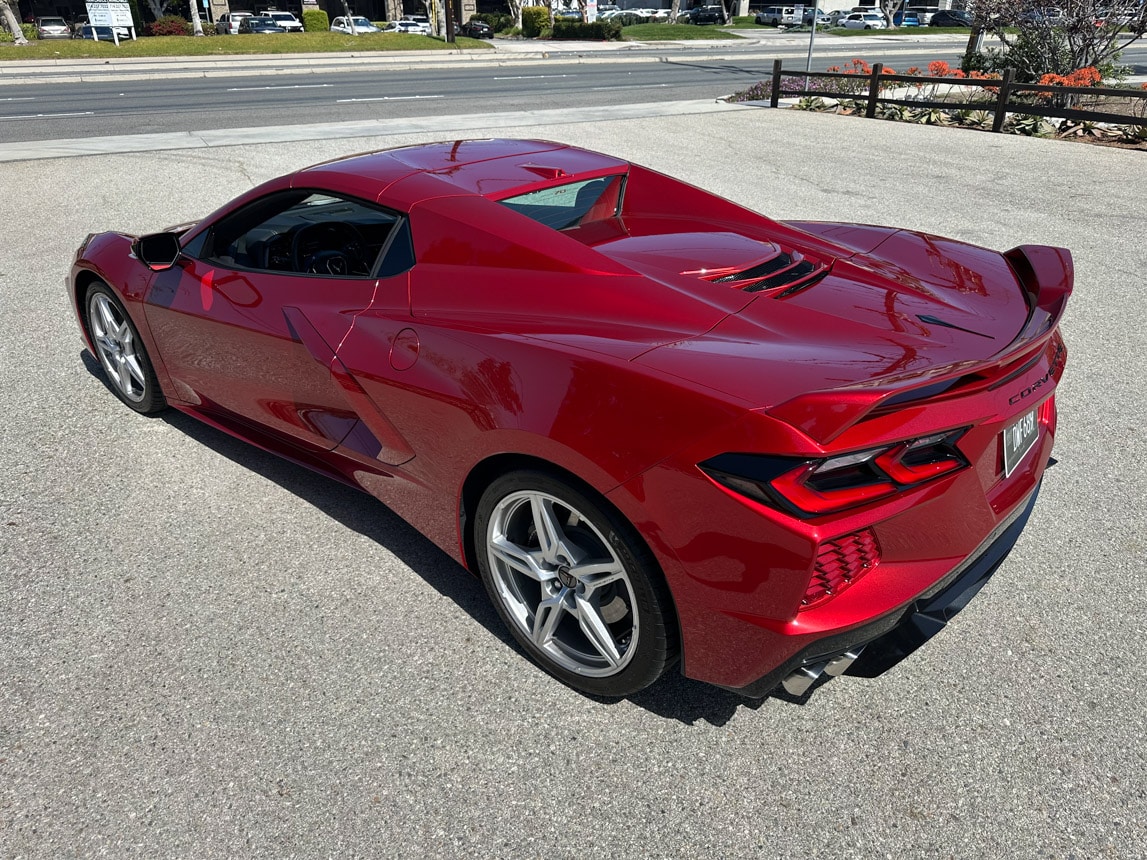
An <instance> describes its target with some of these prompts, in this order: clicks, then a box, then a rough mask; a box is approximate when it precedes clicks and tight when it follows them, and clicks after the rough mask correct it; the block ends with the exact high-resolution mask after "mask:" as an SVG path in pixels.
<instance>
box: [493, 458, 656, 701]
mask: <svg viewBox="0 0 1147 860" xmlns="http://www.w3.org/2000/svg"><path fill="white" fill-rule="evenodd" d="M538 517H541V518H542V520H541V521H539V519H538ZM474 529H475V532H474V537H475V541H474V543H475V547H476V548H477V555H478V570H479V573H480V575H481V577H482V582H483V584H484V585H485V586H486V592H487V594H489V596H490V600H491V601H492V602H493V604H494V607H495V608H496V609H497V611H498V614H499V615H500V616H501V618H502V621H503V622H504V623H505V625H506V627H508V628H509V630H510V632H511V633H512V634H513V635H514V638H515V639H516V640H517V641H518V644H520V645H521V646H522V648H523V649H524V650H525V651H526V653H528V654H529V655H530V656H531V657H532V658H533V659H534V660H535V661H536V662H537V663H538V664H539V665H540V666H541V667H542V668H543V669H545V670H546V671H547V672H549V673H550V674H551V675H553V676H554V677H556V678H558V679H559V680H561V681H563V682H564V683H566V684H568V685H569V686H571V687H573V688H574V689H576V690H580V691H581V692H583V693H588V694H590V695H595V696H610V697H616V696H628V695H631V694H633V693H636V692H637V691H638V690H642V689H644V688H645V687H648V686H649V685H650V684H652V683H653V682H654V681H656V680H657V679H658V678H660V677H661V675H662V673H663V672H664V671H665V669H666V668H667V667H668V666H670V665H672V664H673V663H674V662H675V661H676V659H677V649H678V645H677V626H676V622H675V620H674V615H673V609H672V600H671V598H670V596H669V590H668V588H667V587H666V585H665V581H664V579H663V577H662V574H661V571H660V569H659V568H658V565H657V562H656V560H655V559H654V558H653V556H652V554H651V553H650V552H649V550H648V548H646V546H645V544H644V543H643V542H642V541H641V540H640V538H639V537H638V536H637V534H636V532H635V531H634V529H633V527H632V526H631V525H630V524H629V523H628V522H626V521H625V519H624V518H623V517H622V516H621V515H620V514H619V513H618V512H617V511H615V510H614V509H613V508H612V507H611V506H609V504H608V503H606V502H605V501H604V500H600V499H598V498H596V497H591V496H590V495H588V494H587V493H585V492H583V491H581V490H578V489H574V488H573V487H571V486H570V485H569V484H568V483H566V482H565V481H562V480H560V479H559V478H557V477H555V476H553V475H551V474H549V473H546V472H541V471H532V470H531V471H520V472H511V473H509V474H506V475H503V476H502V477H500V478H498V479H497V480H496V481H494V482H493V483H492V484H491V485H490V486H489V487H487V489H486V491H485V492H484V493H483V494H482V498H481V499H480V501H479V502H478V510H477V515H476V517H475V520H474ZM539 529H540V530H541V531H542V532H546V533H547V534H550V535H552V536H553V537H556V540H553V539H551V540H548V541H546V542H545V543H547V544H548V545H549V546H548V547H547V546H546V545H543V540H542V539H541V538H540V537H539ZM558 532H560V535H558ZM527 569H529V570H530V573H526V570H527ZM579 571H580V572H579Z"/></svg>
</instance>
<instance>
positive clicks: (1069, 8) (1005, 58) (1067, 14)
mask: <svg viewBox="0 0 1147 860" xmlns="http://www.w3.org/2000/svg"><path fill="white" fill-rule="evenodd" d="M1056 11H1058V12H1060V13H1061V14H1055V12H1056ZM1145 30H1147V6H1140V5H1135V4H1134V2H1133V0H1130V3H1129V5H1126V6H1124V7H1122V8H1120V7H1119V6H1118V4H1115V5H1112V4H1110V0H1058V5H1057V6H1056V7H1055V9H1054V10H1053V9H1052V8H1050V7H1047V6H1044V5H1043V4H1042V3H1041V2H1038V0H1019V2H1017V0H977V2H976V5H975V10H974V12H973V29H972V36H971V38H970V39H969V40H968V49H967V51H966V52H965V56H964V66H965V68H966V69H971V68H991V69H994V70H996V71H1002V70H1003V69H1004V68H1008V67H1010V68H1013V69H1015V70H1016V73H1017V75H1018V76H1019V78H1020V80H1024V81H1035V80H1039V78H1040V77H1042V76H1043V75H1045V74H1056V75H1069V74H1071V73H1072V72H1074V71H1076V70H1078V69H1083V68H1088V67H1092V68H1096V69H1098V70H1099V72H1100V73H1101V74H1102V75H1103V76H1104V77H1110V76H1111V75H1113V74H1114V73H1115V72H1116V70H1117V63H1118V62H1119V56H1120V54H1121V53H1122V52H1123V49H1124V48H1126V47H1127V46H1128V45H1130V44H1131V43H1132V42H1134V41H1136V40H1137V39H1140V38H1142V37H1143V34H1144V31H1145ZM979 33H984V34H988V35H993V36H995V37H996V38H997V39H999V40H1000V42H1001V43H1002V48H1001V49H999V50H996V51H992V50H989V51H987V52H985V53H980V52H979V50H978V46H977V44H976V43H977V41H978V38H977V36H978V34H979Z"/></svg>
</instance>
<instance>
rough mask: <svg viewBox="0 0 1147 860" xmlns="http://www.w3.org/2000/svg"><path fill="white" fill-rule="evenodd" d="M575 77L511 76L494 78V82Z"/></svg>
mask: <svg viewBox="0 0 1147 860" xmlns="http://www.w3.org/2000/svg"><path fill="white" fill-rule="evenodd" d="M576 77H577V75H576V74H574V75H512V76H506V77H495V78H494V80H496V81H536V80H538V79H540V78H576Z"/></svg>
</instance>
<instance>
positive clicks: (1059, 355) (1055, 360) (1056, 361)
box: [1008, 343, 1064, 406]
mask: <svg viewBox="0 0 1147 860" xmlns="http://www.w3.org/2000/svg"><path fill="white" fill-rule="evenodd" d="M1063 352H1064V350H1063V344H1062V343H1061V344H1059V346H1058V347H1056V350H1055V355H1053V356H1052V358H1051V368H1050V369H1049V370H1048V372H1047V373H1045V374H1044V375H1043V376H1041V377H1040V378H1039V379H1037V380H1036V381H1035V382H1033V383H1032V384H1031V385H1029V386H1028V387H1027V388H1024V389H1023V390H1021V391H1020V392H1019V394H1016V395H1015V396H1014V397H1012V398H1011V399H1010V400H1008V405H1009V406H1012V405H1015V404H1016V403H1019V402H1020V401H1021V400H1023V399H1025V398H1027V397H1030V396H1031V395H1032V394H1034V393H1035V392H1037V391H1039V390H1040V388H1042V387H1043V386H1045V385H1047V384H1048V383H1049V382H1051V375H1052V374H1053V373H1054V372H1055V371H1056V370H1058V369H1059V366H1060V365H1061V364H1062V363H1063Z"/></svg>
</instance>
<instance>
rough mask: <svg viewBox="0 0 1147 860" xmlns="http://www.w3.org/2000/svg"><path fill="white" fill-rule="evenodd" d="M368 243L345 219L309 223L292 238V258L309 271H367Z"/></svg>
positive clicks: (342, 273) (301, 268)
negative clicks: (365, 260)
mask: <svg viewBox="0 0 1147 860" xmlns="http://www.w3.org/2000/svg"><path fill="white" fill-rule="evenodd" d="M365 246H366V243H365V242H364V241H363V238H362V234H361V233H360V232H359V231H358V229H357V228H355V227H354V226H353V225H351V224H348V223H346V222H345V221H324V222H323V223H321V224H307V225H305V226H303V227H300V228H299V229H298V230H297V231H296V232H295V235H294V238H293V239H292V240H291V261H292V263H294V266H295V271H296V272H304V273H306V274H312V275H366V274H369V272H368V271H367V265H366V263H365V262H364V261H363V252H364V248H365Z"/></svg>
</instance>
